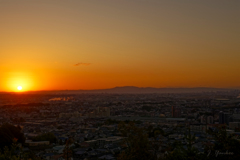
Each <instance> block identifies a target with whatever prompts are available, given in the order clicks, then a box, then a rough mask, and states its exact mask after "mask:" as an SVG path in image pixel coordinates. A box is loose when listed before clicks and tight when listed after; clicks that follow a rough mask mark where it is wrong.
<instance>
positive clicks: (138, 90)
mask: <svg viewBox="0 0 240 160" xmlns="http://www.w3.org/2000/svg"><path fill="white" fill-rule="evenodd" d="M230 90H236V89H233V88H207V87H198V88H152V87H146V88H142V87H135V86H123V87H115V88H110V89H97V90H59V91H29V92H27V93H38V94H82V93H109V94H110V93H113V94H149V93H194V92H216V91H230Z"/></svg>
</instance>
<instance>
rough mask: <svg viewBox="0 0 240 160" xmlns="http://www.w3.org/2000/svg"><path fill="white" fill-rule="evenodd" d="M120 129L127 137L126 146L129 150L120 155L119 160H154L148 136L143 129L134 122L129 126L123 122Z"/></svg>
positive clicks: (119, 126)
mask: <svg viewBox="0 0 240 160" xmlns="http://www.w3.org/2000/svg"><path fill="white" fill-rule="evenodd" d="M118 128H119V131H120V132H121V133H122V135H123V136H124V137H126V139H125V144H126V145H127V149H126V150H125V151H123V152H122V153H121V154H120V155H119V157H118V160H141V159H152V154H151V153H150V152H149V150H150V144H149V140H148V135H147V134H146V132H145V131H144V130H143V129H142V128H138V127H136V126H135V124H134V123H133V122H129V124H127V125H126V124H125V123H124V122H121V123H119V125H118Z"/></svg>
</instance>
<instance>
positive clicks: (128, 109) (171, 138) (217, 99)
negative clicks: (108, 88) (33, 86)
mask: <svg viewBox="0 0 240 160" xmlns="http://www.w3.org/2000/svg"><path fill="white" fill-rule="evenodd" d="M239 94H240V92H239V91H238V90H230V91H216V92H214V91H213V92H197V93H195V92H189V93H161V94H160V93H147V94H116V93H114V94H110V93H102V94H101V93H100V94H99V93H81V94H72V93H69V94H67V93H64V94H62V93H44V94H40V93H34V94H27V93H23V94H17V93H4V94H0V125H4V124H6V123H8V124H11V125H14V126H19V127H20V128H21V132H22V133H23V134H24V137H25V143H24V144H23V149H24V150H31V151H32V152H33V153H34V154H35V156H36V157H39V158H42V159H54V158H56V157H62V158H63V159H64V154H65V152H66V147H69V148H71V154H70V152H69V156H70V157H71V158H72V159H74V160H77V159H104V158H105V159H117V157H118V156H119V155H120V154H121V153H123V151H124V150H126V149H127V148H126V147H127V146H126V144H125V139H126V138H127V137H126V136H124V135H123V134H122V132H121V130H119V124H121V123H122V122H124V123H126V124H128V123H129V122H134V123H135V124H136V126H137V127H139V128H142V129H147V130H148V132H149V134H150V133H151V132H153V130H160V131H161V132H159V133H164V134H161V136H160V137H161V138H160V139H161V140H162V142H164V143H161V150H159V151H158V152H157V155H158V157H159V158H160V157H164V156H166V149H167V144H168V145H172V144H174V143H175V141H179V142H181V143H182V144H183V145H184V144H185V140H184V137H185V136H184V135H185V134H186V132H187V131H190V133H191V134H193V135H196V140H195V142H194V146H195V147H196V148H197V149H198V151H199V152H202V153H203V152H204V151H203V145H202V143H203V142H208V141H209V138H210V137H209V135H208V130H210V129H212V128H216V126H218V125H222V126H225V127H226V129H227V133H228V134H234V135H235V138H236V139H238V140H239V138H238V135H240V134H239V133H240V132H239V131H240V112H239V107H240V98H239ZM151 128H152V129H151ZM129 131H130V130H129ZM150 135H151V134H150ZM40 137H45V138H40ZM46 137H48V138H46ZM49 137H52V138H49ZM70 142H71V143H70ZM149 142H151V138H150V137H149ZM68 143H69V145H67V144H68ZM209 143H213V141H209ZM159 144H160V143H159Z"/></svg>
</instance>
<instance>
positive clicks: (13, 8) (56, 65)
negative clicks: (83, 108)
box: [0, 0, 240, 91]
mask: <svg viewBox="0 0 240 160" xmlns="http://www.w3.org/2000/svg"><path fill="white" fill-rule="evenodd" d="M18 86H22V91H28V90H65V89H68V90H72V89H73V90H76V89H103V88H112V87H115V86H138V87H239V86H240V0H0V91H17V87H18Z"/></svg>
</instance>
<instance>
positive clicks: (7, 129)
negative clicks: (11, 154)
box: [0, 123, 25, 149]
mask: <svg viewBox="0 0 240 160" xmlns="http://www.w3.org/2000/svg"><path fill="white" fill-rule="evenodd" d="M13 139H17V142H18V143H21V144H23V143H24V142H25V137H24V134H23V133H22V132H21V129H20V128H19V127H15V126H13V125H11V124H8V123H6V124H3V125H2V126H1V127H0V142H1V143H0V149H3V148H4V147H5V146H7V147H10V146H11V145H12V144H13Z"/></svg>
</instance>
